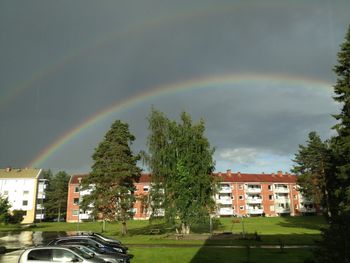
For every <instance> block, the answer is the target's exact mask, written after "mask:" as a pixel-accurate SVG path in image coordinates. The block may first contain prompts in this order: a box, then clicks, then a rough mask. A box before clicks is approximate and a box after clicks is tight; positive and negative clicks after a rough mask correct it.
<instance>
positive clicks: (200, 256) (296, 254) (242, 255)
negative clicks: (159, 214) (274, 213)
mask: <svg viewBox="0 0 350 263" xmlns="http://www.w3.org/2000/svg"><path fill="white" fill-rule="evenodd" d="M236 221H237V220H235V221H233V219H232V218H220V219H219V220H216V221H215V222H214V231H215V234H214V237H218V236H219V237H220V238H217V239H214V238H211V239H209V237H210V234H209V233H208V232H209V224H202V225H197V226H193V227H192V231H193V233H192V234H191V235H190V236H189V237H186V238H184V239H180V240H176V239H175V238H174V232H175V227H174V226H172V227H170V226H169V225H167V224H165V223H164V222H163V221H162V220H158V221H155V222H153V223H152V224H150V223H149V222H148V221H136V220H135V221H128V222H127V227H128V235H126V236H121V235H120V229H121V224H120V223H116V222H115V223H107V224H106V231H105V232H104V234H105V235H107V236H110V237H113V238H117V239H119V240H121V241H122V242H123V243H124V244H126V245H129V247H130V253H131V254H133V255H134V258H133V259H132V263H138V262H184V263H186V262H189V263H195V262H247V260H248V253H247V251H248V249H247V248H223V247H220V248H217V247H212V245H226V246H228V245H234V246H237V245H241V246H247V245H250V246H260V245H279V244H280V243H281V242H282V243H283V244H285V245H314V241H315V240H318V239H319V238H320V233H321V232H320V229H321V228H323V227H326V226H327V224H326V222H325V220H324V218H323V217H321V216H310V217H273V218H267V217H256V218H244V219H243V222H242V221H240V222H236ZM243 225H244V229H245V232H246V238H242V229H243ZM152 228H158V229H160V230H161V233H160V234H159V235H150V229H152ZM23 230H26V231H43V232H61V231H64V232H65V231H76V230H77V223H63V222H54V223H47V222H42V223H37V224H34V225H31V226H28V227H25V228H23V226H19V225H15V226H11V225H5V226H4V225H0V231H4V232H5V231H23ZM79 230H80V231H92V232H102V223H101V222H82V223H80V224H79ZM255 232H256V233H257V234H258V236H259V237H260V238H261V241H257V240H255V238H256V235H255V234H254V233H255ZM227 233H233V235H228V234H227ZM137 244H138V245H139V247H138V246H137ZM135 245H136V246H135ZM140 245H142V246H143V247H142V246H140ZM147 245H159V247H151V246H150V247H147ZM162 245H163V247H162ZM166 245H174V246H173V247H166ZM191 245H192V246H191ZM249 251H250V253H249V259H250V261H249V262H252V263H254V262H259V263H264V262H269V263H274V262H276V263H277V262H278V263H280V262H283V263H289V262H290V263H292V262H303V261H304V260H305V259H307V258H312V250H311V249H302V248H298V249H285V250H284V253H281V251H280V250H279V249H262V248H250V249H249Z"/></svg>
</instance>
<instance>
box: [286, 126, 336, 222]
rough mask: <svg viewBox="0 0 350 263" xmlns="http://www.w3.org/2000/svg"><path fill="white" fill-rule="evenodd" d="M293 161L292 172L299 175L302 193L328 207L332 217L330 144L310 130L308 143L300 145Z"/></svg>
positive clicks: (328, 213)
mask: <svg viewBox="0 0 350 263" xmlns="http://www.w3.org/2000/svg"><path fill="white" fill-rule="evenodd" d="M293 161H294V162H295V163H296V165H294V167H293V169H292V172H293V173H295V174H296V175H298V179H297V183H298V185H299V186H300V191H301V193H302V194H303V195H304V196H305V197H307V198H309V199H311V200H313V202H314V203H315V204H316V205H319V206H320V205H321V206H323V207H324V208H326V211H325V212H327V213H326V214H327V215H328V217H331V212H330V205H329V194H328V190H327V188H326V180H327V173H329V172H330V168H331V163H330V162H331V153H330V149H329V146H328V144H327V143H326V142H323V141H322V140H321V138H320V137H319V136H318V134H317V133H316V132H310V133H309V139H308V141H307V145H306V146H303V145H299V152H298V153H297V154H295V159H294V160H293Z"/></svg>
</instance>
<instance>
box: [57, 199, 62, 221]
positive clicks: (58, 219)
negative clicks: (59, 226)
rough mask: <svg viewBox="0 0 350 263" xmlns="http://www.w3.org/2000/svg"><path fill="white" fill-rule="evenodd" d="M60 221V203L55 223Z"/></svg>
mask: <svg viewBox="0 0 350 263" xmlns="http://www.w3.org/2000/svg"><path fill="white" fill-rule="evenodd" d="M60 221H61V203H59V204H58V215H57V222H60Z"/></svg>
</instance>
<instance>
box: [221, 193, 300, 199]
mask: <svg viewBox="0 0 350 263" xmlns="http://www.w3.org/2000/svg"><path fill="white" fill-rule="evenodd" d="M227 198H231V199H232V200H234V199H235V197H234V196H231V195H224V194H220V195H219V200H220V199H227ZM288 198H289V197H288V196H281V195H275V197H274V196H273V195H269V200H275V199H276V200H278V199H288ZM293 198H294V200H297V199H298V195H293ZM238 199H239V200H244V196H243V195H239V196H238ZM247 199H248V200H252V199H253V200H254V199H257V200H259V199H261V200H262V196H253V197H251V198H247Z"/></svg>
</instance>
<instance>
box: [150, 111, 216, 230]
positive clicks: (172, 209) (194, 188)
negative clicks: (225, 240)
mask: <svg viewBox="0 0 350 263" xmlns="http://www.w3.org/2000/svg"><path fill="white" fill-rule="evenodd" d="M149 127H150V131H151V134H150V136H149V137H148V146H149V158H148V163H149V166H150V168H151V171H152V180H156V182H155V183H154V184H152V187H153V186H154V185H156V186H157V185H161V187H159V188H162V189H163V190H164V195H163V201H162V202H161V203H164V208H165V216H166V218H167V220H168V221H169V222H174V220H175V218H179V220H180V222H181V231H182V233H185V234H188V233H189V232H190V227H191V225H192V224H193V223H196V222H199V221H203V220H205V219H207V218H208V216H209V214H210V212H212V210H213V209H214V205H215V203H214V200H213V195H214V189H215V187H214V179H213V177H212V172H213V170H214V161H213V157H212V156H213V153H214V149H212V148H211V147H210V144H209V141H208V139H207V138H206V137H205V136H204V131H205V125H204V121H203V120H201V121H200V122H199V123H197V124H193V123H192V119H191V117H190V116H189V115H188V114H187V113H185V112H183V113H182V114H181V122H180V123H176V122H175V121H170V120H169V119H168V118H166V117H165V115H164V114H163V113H160V112H158V111H156V110H154V109H153V108H152V111H151V115H150V117H149ZM154 175H155V177H153V176H154ZM158 193H159V191H158ZM151 194H152V192H151ZM152 199H153V197H151V200H152Z"/></svg>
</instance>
